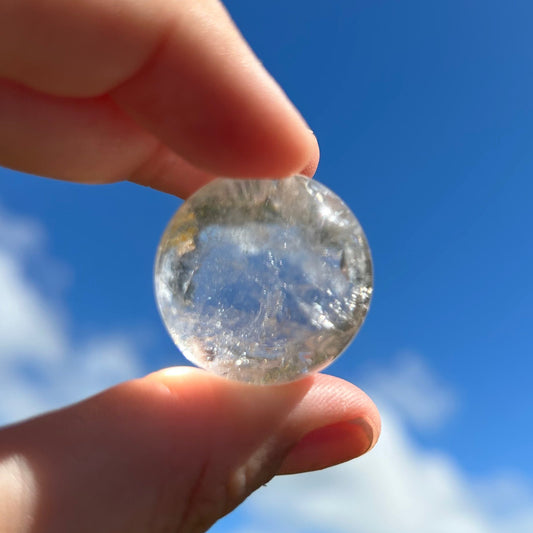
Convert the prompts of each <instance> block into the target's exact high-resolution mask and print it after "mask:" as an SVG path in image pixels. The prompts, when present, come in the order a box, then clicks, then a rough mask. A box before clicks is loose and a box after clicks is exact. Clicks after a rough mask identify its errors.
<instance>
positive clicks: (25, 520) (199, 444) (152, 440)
mask: <svg viewBox="0 0 533 533" xmlns="http://www.w3.org/2000/svg"><path fill="white" fill-rule="evenodd" d="M378 432H379V416H378V414H377V411H376V409H375V407H374V406H373V404H372V402H371V401H370V400H369V398H368V397H367V396H366V395H365V394H364V393H363V392H361V391H360V390H359V389H357V388H356V387H354V386H353V385H351V384H349V383H347V382H344V381H342V380H340V379H337V378H332V377H329V376H324V375H316V376H311V377H308V378H305V379H302V380H300V381H298V382H295V383H291V384H286V385H279V386H270V387H256V386H250V385H246V384H241V383H234V382H230V381H227V380H224V379H222V378H219V377H216V376H211V375H208V374H206V373H205V372H203V371H201V370H197V369H192V368H174V369H168V370H164V371H161V372H157V373H155V374H151V375H149V376H147V377H146V378H143V379H139V380H135V381H131V382H127V383H124V384H121V385H119V386H117V387H114V388H112V389H109V390H107V391H105V392H103V393H101V394H99V395H97V396H95V397H92V398H90V399H88V400H86V401H84V402H81V403H78V404H76V405H73V406H71V407H68V408H66V409H62V410H60V411H56V412H53V413H50V414H47V415H44V416H41V417H38V418H35V419H33V420H30V421H27V422H23V423H21V424H18V425H15V426H11V427H8V428H6V429H4V430H3V431H1V432H0V530H2V531H5V530H6V529H5V528H6V525H7V530H8V531H15V532H19V531H20V532H22V531H24V532H34V531H35V532H37V531H38V532H48V531H53V532H54V533H62V532H65V533H66V532H70V531H77V532H79V533H93V532H98V533H122V532H123V533H126V532H127V533H159V532H164V531H165V532H166V531H176V532H178V531H179V532H200V531H205V530H207V529H208V528H209V527H210V526H211V525H212V524H213V523H214V522H215V521H216V520H217V519H218V518H220V517H222V516H224V515H225V514H226V513H228V512H229V511H231V510H232V509H233V508H234V507H235V506H237V505H238V504H239V503H240V502H242V501H243V500H244V499H245V498H246V497H247V496H248V495H249V494H250V493H251V492H253V491H254V490H255V489H257V488H258V487H260V486H261V485H262V484H264V483H265V482H266V481H268V480H269V479H270V478H271V477H273V476H274V475H275V474H276V473H278V472H283V473H293V472H300V471H305V470H310V469H316V468H323V467H326V466H330V465H332V464H335V463H338V462H342V461H344V460H348V459H351V458H353V457H356V456H358V455H361V454H363V453H364V452H365V451H367V450H368V449H369V448H371V447H372V446H373V444H374V443H375V441H376V439H377V435H378ZM2 502H3V503H2ZM2 505H4V508H2ZM3 521H4V523H3ZM5 521H7V522H5Z"/></svg>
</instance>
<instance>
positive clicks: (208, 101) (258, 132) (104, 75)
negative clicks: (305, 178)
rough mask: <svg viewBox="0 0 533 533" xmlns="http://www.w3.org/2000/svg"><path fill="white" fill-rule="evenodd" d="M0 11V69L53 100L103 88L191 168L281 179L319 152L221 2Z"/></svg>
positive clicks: (26, 6)
mask: <svg viewBox="0 0 533 533" xmlns="http://www.w3.org/2000/svg"><path fill="white" fill-rule="evenodd" d="M0 11H1V13H0V14H1V15H2V16H0V21H2V22H0V43H1V45H2V49H3V51H4V53H3V54H1V56H0V76H3V77H6V78H9V79H11V80H15V81H17V82H20V83H22V84H24V85H26V86H28V87H31V88H32V89H36V90H38V91H41V92H44V93H47V94H49V95H54V96H58V97H67V98H72V97H74V98H86V97H94V96H99V95H102V94H106V93H108V94H110V95H111V96H112V98H113V99H114V100H115V102H116V103H117V104H118V105H119V106H120V107H121V109H122V110H123V111H124V112H125V113H126V114H128V115H130V116H133V117H134V118H135V120H136V121H137V122H138V123H139V124H141V125H142V126H143V127H144V128H145V129H147V130H148V131H149V132H151V133H152V134H154V135H155V137H157V138H158V139H159V140H160V141H161V143H162V144H163V145H165V146H167V147H168V148H169V149H171V150H172V151H173V152H175V153H176V154H179V156H182V157H183V158H185V159H186V160H187V161H188V162H190V163H192V165H193V166H195V167H199V168H201V169H203V170H205V171H207V172H209V173H211V174H213V175H231V176H235V177H282V176H286V175H289V174H291V173H294V172H298V171H301V169H302V168H304V167H305V166H306V165H307V164H308V162H309V161H310V160H313V159H316V158H317V146H316V140H315V139H314V136H313V135H312V133H311V132H310V131H309V129H308V127H307V125H306V124H305V122H304V121H303V119H302V118H301V116H300V115H299V113H298V112H297V111H296V109H295V108H294V107H293V106H292V104H291V103H290V102H289V100H288V99H287V98H286V96H285V95H284V93H283V92H282V91H281V89H280V88H279V87H278V85H277V84H276V83H275V82H274V81H273V79H272V78H271V77H270V76H269V75H268V73H267V72H266V71H265V69H264V68H263V67H262V65H261V64H260V63H259V61H258V60H257V58H256V57H255V56H254V54H253V52H252V51H251V50H250V48H249V47H248V45H247V44H246V42H245V41H244V39H243V38H242V36H241V35H240V33H239V32H238V30H237V29H236V27H235V25H234V24H233V22H232V21H231V19H230V17H229V15H228V14H227V12H226V11H225V9H224V8H223V6H222V5H221V4H220V3H219V2H218V1H217V0H202V1H199V0H153V1H151V2H140V1H138V0H105V1H104V0H90V1H89V0H80V1H78V2H75V3H72V2H70V1H67V0H48V1H47V2H34V1H31V0H21V1H20V2H8V3H3V5H2V7H0ZM140 181H142V180H140ZM155 185H156V184H155ZM156 186H157V185H156Z"/></svg>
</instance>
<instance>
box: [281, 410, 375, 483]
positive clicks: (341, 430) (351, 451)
mask: <svg viewBox="0 0 533 533" xmlns="http://www.w3.org/2000/svg"><path fill="white" fill-rule="evenodd" d="M375 440H376V432H375V431H374V428H373V427H372V425H371V424H370V423H369V422H368V421H367V420H366V419H363V418H357V419H355V420H349V421H345V422H339V423H337V424H333V425H331V426H326V427H322V428H319V429H315V430H314V431H311V432H310V433H308V434H307V435H305V436H304V437H303V438H302V439H300V441H299V442H298V443H297V444H296V445H295V446H294V447H293V448H292V450H291V451H290V452H289V454H288V456H287V457H286V459H285V461H284V462H283V465H282V468H281V470H280V472H279V473H280V474H295V473H299V472H309V471H312V470H320V469H322V468H326V467H329V466H333V465H336V464H339V463H343V462H345V461H349V460H350V459H354V458H356V457H359V456H361V455H363V454H365V453H366V452H367V451H369V450H370V449H371V448H372V447H373V446H374V444H375Z"/></svg>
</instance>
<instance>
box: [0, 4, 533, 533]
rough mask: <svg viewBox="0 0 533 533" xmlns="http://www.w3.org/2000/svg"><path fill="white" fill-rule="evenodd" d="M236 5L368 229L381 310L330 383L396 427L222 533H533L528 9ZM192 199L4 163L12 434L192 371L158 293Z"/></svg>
mask: <svg viewBox="0 0 533 533" xmlns="http://www.w3.org/2000/svg"><path fill="white" fill-rule="evenodd" d="M227 6H228V8H229V10H230V12H231V13H232V15H233V16H234V18H235V20H236V22H237V24H238V25H239V26H240V28H241V29H242V31H243V33H244V35H245V37H246V38H247V39H248V40H249V42H250V44H251V45H252V47H253V48H254V49H255V50H256V52H257V54H258V55H259V57H260V58H261V59H262V60H263V61H264V63H265V65H266V66H267V68H269V70H270V71H271V72H272V73H273V75H274V76H275V77H276V78H277V79H278V80H279V81H280V83H281V85H282V86H283V87H284V89H285V90H286V91H287V93H288V94H289V96H290V97H291V98H292V99H293V101H294V102H295V103H296V105H297V106H298V107H299V108H300V110H301V111H302V113H303V114H304V116H305V118H306V119H307V120H308V122H309V124H310V127H311V128H312V129H313V130H314V131H315V133H316V134H317V137H318V139H319V142H320V145H321V151H322V160H321V163H320V166H319V170H318V173H317V178H318V179H319V180H320V181H322V182H323V183H324V184H326V185H327V186H329V187H330V188H332V189H333V190H334V191H335V192H337V194H339V195H340V196H341V197H342V198H343V199H344V200H345V201H346V202H347V203H348V204H349V205H350V206H351V208H352V209H353V210H354V212H355V213H356V215H357V216H358V218H359V220H360V222H361V223H362V225H363V227H364V228H365V231H366V234H367V237H368V240H369V242H370V246H371V248H372V253H373V258H374V264H375V294H374V300H373V303H372V308H371V311H370V314H369V316H368V318H367V322H366V323H365V325H364V327H363V329H362V331H361V333H360V334H359V336H358V337H357V339H356V340H355V342H354V343H353V344H352V346H351V347H350V348H349V349H348V351H347V352H346V353H345V354H344V355H343V356H342V357H341V358H340V359H339V361H338V362H337V363H335V364H334V365H333V366H332V367H331V368H330V371H331V373H334V374H336V375H340V376H342V377H344V378H346V379H350V380H352V381H354V382H355V383H357V384H360V385H362V386H366V387H367V388H368V390H369V392H370V393H371V394H372V395H373V396H374V397H375V399H376V401H377V403H378V405H380V407H382V409H383V411H384V413H385V416H384V438H383V442H382V445H378V448H377V449H376V450H375V451H374V452H372V454H370V456H369V457H368V458H365V459H362V460H360V461H354V462H353V463H350V464H349V465H347V466H344V467H338V468H335V469H332V470H330V471H327V472H323V473H319V474H310V475H308V476H299V477H294V478H283V479H281V480H279V481H275V482H273V483H272V484H270V485H269V487H267V488H266V489H263V490H262V491H260V493H259V494H258V495H257V496H254V497H253V498H252V499H251V500H250V501H249V502H247V504H246V505H245V506H244V507H243V509H242V510H240V511H239V512H238V513H236V514H235V515H233V516H230V517H228V518H226V519H225V520H223V521H222V522H221V523H220V524H219V525H217V526H216V527H215V528H214V531H217V532H219V533H221V532H225V531H237V532H250V533H262V532H266V531H272V530H274V528H275V529H276V530H277V531H293V532H294V531H295V532H299V531H300V530H301V531H305V532H317V533H320V532H322V531H341V532H344V531H359V530H360V531H365V533H368V532H369V533H388V532H389V531H390V532H394V533H402V532H403V531H405V532H406V533H407V532H409V533H418V532H420V533H422V532H423V533H441V532H442V533H444V532H447V533H448V532H449V531H452V530H453V531H456V532H459V533H461V532H464V533H478V532H479V533H493V532H494V531H506V532H507V531H509V532H514V531H516V532H517V533H518V532H520V533H523V531H527V530H528V529H527V528H525V527H526V524H527V526H528V527H529V526H531V528H533V513H531V512H530V513H529V514H528V512H527V509H531V508H533V505H532V502H533V500H531V495H532V494H533V461H532V460H531V449H533V429H532V422H533V420H532V418H533V417H532V414H531V413H532V412H533V395H532V394H531V382H532V379H531V375H532V373H533V362H532V358H531V355H532V353H533V336H532V334H531V325H530V324H531V320H532V318H533V303H532V298H531V295H532V288H533V287H532V285H533V282H532V277H531V271H532V267H533V239H532V236H531V232H532V229H533V209H532V207H531V204H532V199H533V184H532V178H531V176H532V175H533V150H532V147H533V52H532V50H533V33H532V32H531V19H532V16H533V5H532V4H531V3H530V2H527V1H515V2H491V1H488V2H487V1H484V2H481V1H468V2H465V1H445V2H444V1H442V2H427V1H409V2H391V1H389V2H385V1H383V2H378V1H374V2H362V1H354V2H318V1H314V0H313V1H307V2H303V1H299V0H294V1H291V2H286V1H282V0H271V1H270V2H264V3H257V2H245V1H244V0H231V1H229V2H227ZM179 203H180V201H179V200H177V199H176V198H172V197H169V196H166V195H164V194H161V193H157V192H154V191H150V190H147V189H142V188H140V187H137V186H134V185H131V184H119V185H112V186H105V187H85V186H80V185H72V184H66V183H60V182H54V181H51V180H42V179H38V178H36V177H32V176H26V175H20V174H16V173H14V172H12V171H8V170H3V169H0V223H1V224H0V284H1V285H3V286H4V289H3V290H4V299H3V304H2V303H0V317H3V318H4V319H6V320H7V318H6V317H8V316H9V320H10V321H11V322H12V324H11V322H10V323H9V324H10V326H9V328H8V327H7V325H6V324H7V322H5V321H4V327H2V325H1V324H0V347H2V354H3V355H0V391H2V393H3V394H4V396H5V397H6V398H7V399H8V400H9V401H7V400H6V401H4V402H3V407H2V408H0V422H2V421H8V420H13V419H16V418H17V417H20V416H24V415H26V414H29V413H33V412H36V411H39V410H42V409H44V408H48V407H52V406H56V405H60V404H62V403H65V402H68V401H72V400H74V399H77V398H79V397H81V396H83V395H84V394H89V393H91V392H94V391H96V390H98V389H99V388H101V387H104V386H106V385H107V384H110V383H112V382H114V381H118V380H122V379H127V378H129V377H131V376H134V375H140V374H142V373H143V372H146V371H149V370H153V369H156V368H160V367H162V366H166V365H173V364H181V363H183V359H182V358H181V356H179V354H177V352H176V350H175V348H174V347H173V345H172V343H171V342H170V340H169V339H168V338H167V335H166V333H165V331H164V328H163V327H162V325H161V323H160V320H159V317H158V315H157V311H156V307H155V304H154V300H153V290H152V265H153V258H154V254H155V249H156V246H157V242H158V240H159V237H160V235H161V233H162V231H163V229H164V226H165V225H166V222H167V221H168V219H169V218H170V216H171V214H172V213H173V211H174V210H175V209H176V207H177V206H178V205H179ZM14 236H15V237H14ZM6 291H7V296H6ZM10 298H11V299H10ZM9 303H11V304H13V305H16V306H17V307H18V308H20V309H21V311H20V313H18V314H17V316H16V317H14V316H12V315H13V313H12V311H9V310H10V309H12V308H10V307H9V306H8V304H9ZM2 307H3V308H4V310H3V311H2ZM22 309H24V310H25V313H26V314H24V313H23V311H22ZM19 314H20V315H21V316H18V315H19ZM17 328H18V329H17ZM25 328H26V329H25ZM30 329H31V330H32V331H33V332H34V333H33V337H34V342H33V344H32V342H30V341H31V339H29V338H28V335H27V331H29V330H30ZM18 331H20V334H17V332H18ZM17 335H18V336H17ZM39 335H40V336H39ZM67 382H68V383H67ZM325 484H326V485H327V486H328V487H330V488H329V489H328V491H327V492H326V493H321V492H320V487H324V485H325ZM393 489H395V490H393ZM336 491H337V492H336ZM387 491H389V492H390V493H389V492H387ZM398 493H404V494H405V497H402V498H399V496H398ZM328 498H329V499H330V500H331V501H329V500H328ZM302 500H306V501H308V502H316V504H315V505H313V509H315V511H314V513H311V512H310V511H308V510H307V511H306V510H305V509H303V508H302V504H301V501H302ZM335 502H337V507H335ZM357 502H364V505H363V504H360V505H359V506H358V503H357ZM495 502H496V503H495ZM321 505H322V507H321ZM328 505H329V507H328ZM384 506H386V508H387V511H388V512H386V513H384V511H383V508H384ZM347 507H348V510H346V508H347ZM422 508H423V509H424V512H422V510H421V509H422ZM327 509H331V511H330V512H329V514H328V512H326V511H327ZM415 511H417V512H415ZM418 511H420V512H418ZM320 513H322V514H320ZM276 520H278V522H276ZM328 520H329V521H328ZM284 528H285V529H284ZM353 528H355V529H353ZM494 528H496V529H494Z"/></svg>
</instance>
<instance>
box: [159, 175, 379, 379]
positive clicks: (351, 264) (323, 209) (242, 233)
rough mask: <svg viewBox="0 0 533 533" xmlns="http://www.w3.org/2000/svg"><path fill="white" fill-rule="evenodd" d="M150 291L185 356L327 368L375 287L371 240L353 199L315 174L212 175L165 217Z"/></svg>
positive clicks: (265, 374) (285, 370)
mask: <svg viewBox="0 0 533 533" xmlns="http://www.w3.org/2000/svg"><path fill="white" fill-rule="evenodd" d="M155 291H156V299H157V302H158V306H159V310H160V313H161V316H162V318H163V321H164V323H165V325H166V327H167V329H168V331H169V333H170V335H171V337H172V339H173V340H174V342H175V343H176V345H177V346H178V348H179V349H180V350H181V352H182V353H183V355H184V356H185V357H186V358H187V359H189V360H190V361H192V362H193V363H195V364H197V365H198V366H200V367H202V368H205V369H207V370H209V371H211V372H214V373H216V374H219V375H222V376H226V377H228V378H230V379H236V380H240V381H245V382H248V383H254V384H270V383H282V382H287V381H292V380H295V379H298V378H300V377H302V376H304V375H305V374H307V373H309V372H313V371H318V370H321V369H323V368H324V367H326V366H327V365H328V364H330V363H331V362H332V361H333V360H334V359H335V358H336V357H338V355H339V354H340V353H341V352H342V351H343V350H344V349H345V348H346V346H347V345H348V344H349V343H350V341H351V340H352V339H353V338H354V336H355V334H356V333H357V331H358V330H359V328H360V326H361V324H362V322H363V320H364V318H365V316H366V313H367V310H368V307H369V303H370V298H371V294H372V264H371V258H370V251H369V248H368V244H367V241H366V238H365V235H364V233H363V230H362V229H361V226H360V225H359V222H358V221H357V219H356V218H355V216H354V215H353V213H352V212H351V211H350V209H349V208H348V207H347V206H346V204H344V202H343V201H342V200H341V199H340V198H339V197H338V196H336V195H335V194H334V193H333V192H331V191H330V190H329V189H327V188H326V187H325V186H324V185H322V184H320V183H319V182H317V181H316V180H310V179H308V178H305V177H303V176H293V177H291V178H286V179H281V180H237V179H227V178H220V179H217V180H215V181H212V182H210V183H209V184H207V185H206V186H205V187H203V188H202V189H200V190H199V191H198V192H196V193H195V194H194V195H193V196H191V197H190V198H189V199H188V200H187V201H186V202H185V203H184V204H183V205H182V206H181V208H180V209H179V210H178V211H177V212H176V214H175V215H174V217H173V218H172V220H171V221H170V223H169V225H168V227H167V229H166V231H165V233H164V235H163V237H162V239H161V243H160V245H159V249H158V252H157V258H156V265H155Z"/></svg>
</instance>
